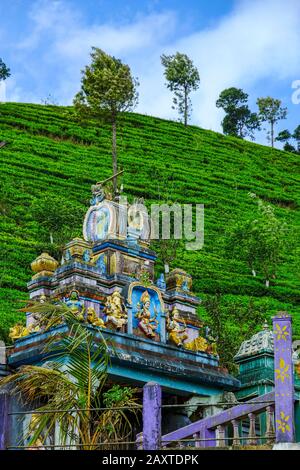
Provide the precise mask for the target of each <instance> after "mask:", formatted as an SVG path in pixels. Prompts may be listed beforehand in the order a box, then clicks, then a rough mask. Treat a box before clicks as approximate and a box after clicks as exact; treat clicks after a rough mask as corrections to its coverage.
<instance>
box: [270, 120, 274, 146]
mask: <svg viewBox="0 0 300 470" xmlns="http://www.w3.org/2000/svg"><path fill="white" fill-rule="evenodd" d="M271 145H272V148H273V147H274V122H273V121H271Z"/></svg>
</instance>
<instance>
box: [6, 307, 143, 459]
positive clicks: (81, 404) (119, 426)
mask: <svg viewBox="0 0 300 470" xmlns="http://www.w3.org/2000/svg"><path fill="white" fill-rule="evenodd" d="M27 310H28V308H27ZM30 310H31V311H34V312H35V314H38V315H41V317H42V318H43V322H42V323H43V325H44V328H45V329H50V328H52V327H53V326H57V325H58V324H62V323H64V324H65V325H67V330H66V333H64V334H63V335H62V336H60V337H59V338H58V337H57V335H55V333H54V330H53V335H51V336H50V340H49V341H48V343H47V345H46V347H45V350H46V351H47V354H48V355H49V361H48V362H46V364H44V365H43V366H33V365H26V366H22V367H20V369H19V370H18V371H17V372H15V373H14V374H13V375H10V376H8V377H5V378H4V379H2V380H1V381H0V386H4V385H10V386H11V389H12V392H13V393H16V394H17V395H18V396H19V398H20V399H21V400H22V401H23V402H25V403H27V404H28V403H31V404H32V405H33V406H34V408H35V411H34V413H33V415H32V418H31V422H30V425H29V427H28V430H27V435H26V436H25V439H26V441H27V445H28V446H29V447H31V448H32V447H45V446H47V442H48V440H49V438H50V437H51V436H52V435H53V433H54V432H58V441H59V445H60V446H61V447H62V448H69V447H73V446H74V447H73V448H77V449H81V450H93V449H97V448H103V447H102V445H103V444H106V443H112V442H113V443H118V442H120V441H124V440H126V439H128V436H129V435H131V432H132V422H133V421H134V420H137V419H138V414H139V411H140V410H139V407H138V406H137V398H136V397H135V396H134V394H135V392H136V390H135V389H129V388H126V387H125V388H123V389H122V388H121V387H118V386H114V387H112V389H111V390H108V391H107V390H106V391H105V388H104V387H105V385H106V382H107V377H108V372H107V369H108V365H109V359H110V353H112V352H113V351H114V350H113V346H112V345H111V344H108V343H107V341H106V340H105V339H104V337H103V336H102V334H101V330H100V329H99V328H97V327H92V326H87V325H85V324H84V323H82V322H79V321H78V320H77V318H76V316H75V315H74V313H73V312H72V311H71V310H70V309H69V308H67V307H66V306H65V304H52V303H44V304H39V303H37V302H36V303H34V304H32V305H31V307H30ZM42 314H43V315H42ZM37 403H38V404H39V405H38V406H36V404H37ZM103 405H104V406H106V407H109V408H108V409H104V408H101V407H102V406H103ZM132 407H134V408H133V409H132V410H130V411H129V415H130V417H129V415H128V412H126V411H125V410H124V408H132ZM132 417H133V418H134V419H132Z"/></svg>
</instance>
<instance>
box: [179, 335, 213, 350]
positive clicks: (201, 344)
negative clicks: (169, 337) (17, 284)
mask: <svg viewBox="0 0 300 470" xmlns="http://www.w3.org/2000/svg"><path fill="white" fill-rule="evenodd" d="M184 347H185V349H189V350H190V351H194V352H208V348H209V344H208V342H207V341H206V339H205V338H203V337H202V336H198V337H197V338H195V339H193V340H192V341H189V342H188V343H185V344H184Z"/></svg>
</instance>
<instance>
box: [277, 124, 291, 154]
mask: <svg viewBox="0 0 300 470" xmlns="http://www.w3.org/2000/svg"><path fill="white" fill-rule="evenodd" d="M291 139H292V134H291V133H290V131H289V130H288V129H285V130H283V131H281V132H279V134H278V136H277V137H276V139H275V140H276V141H278V142H283V143H284V146H283V150H285V151H286V152H295V151H296V149H295V147H294V146H293V145H291V144H290V140H291Z"/></svg>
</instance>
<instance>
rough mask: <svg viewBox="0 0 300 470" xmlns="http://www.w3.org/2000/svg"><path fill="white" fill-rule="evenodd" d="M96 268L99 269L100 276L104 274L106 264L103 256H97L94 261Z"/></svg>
mask: <svg viewBox="0 0 300 470" xmlns="http://www.w3.org/2000/svg"><path fill="white" fill-rule="evenodd" d="M96 266H97V268H98V269H99V272H100V274H106V271H107V270H106V263H105V259H104V255H101V256H99V258H98V259H97V261H96Z"/></svg>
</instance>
